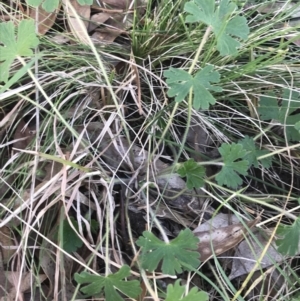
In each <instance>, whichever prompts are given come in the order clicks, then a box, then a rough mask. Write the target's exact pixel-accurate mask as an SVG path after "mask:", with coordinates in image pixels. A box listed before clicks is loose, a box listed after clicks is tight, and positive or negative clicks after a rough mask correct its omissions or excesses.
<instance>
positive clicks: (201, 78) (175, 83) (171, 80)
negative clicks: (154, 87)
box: [164, 65, 222, 110]
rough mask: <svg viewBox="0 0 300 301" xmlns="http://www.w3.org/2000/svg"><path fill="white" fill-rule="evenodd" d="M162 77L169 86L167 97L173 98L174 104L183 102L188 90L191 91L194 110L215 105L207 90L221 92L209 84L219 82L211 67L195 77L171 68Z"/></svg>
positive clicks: (218, 88) (205, 68) (217, 74)
mask: <svg viewBox="0 0 300 301" xmlns="http://www.w3.org/2000/svg"><path fill="white" fill-rule="evenodd" d="M164 76H165V77H166V78H167V79H166V83H167V84H168V86H169V91H168V96H170V97H175V101H176V102H181V101H183V100H184V99H185V98H186V97H187V95H188V94H189V91H190V89H193V95H194V98H193V107H194V108H195V109H196V110H198V109H200V108H201V109H208V108H209V105H210V104H215V102H216V100H215V98H214V97H213V96H212V94H211V93H210V92H209V91H208V90H212V91H216V92H221V91H222V88H221V87H218V86H212V85H211V84H210V83H218V82H219V81H220V74H219V73H218V72H217V71H214V70H213V66H211V65H208V66H206V67H204V68H203V69H202V70H199V71H198V72H197V73H196V74H195V76H192V75H191V74H189V73H188V72H187V71H185V70H182V69H176V68H172V67H171V68H169V69H168V70H166V71H165V72H164Z"/></svg>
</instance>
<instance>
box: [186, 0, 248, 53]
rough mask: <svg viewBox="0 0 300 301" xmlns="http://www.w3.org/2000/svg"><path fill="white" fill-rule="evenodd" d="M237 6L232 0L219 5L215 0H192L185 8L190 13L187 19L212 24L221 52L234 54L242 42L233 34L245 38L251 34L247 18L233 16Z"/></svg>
mask: <svg viewBox="0 0 300 301" xmlns="http://www.w3.org/2000/svg"><path fill="white" fill-rule="evenodd" d="M236 8H237V6H236V5H235V4H234V3H233V2H231V1H230V0H221V1H220V2H219V4H218V6H217V7H216V1H215V0H192V1H189V2H187V3H186V4H185V6H184V10H185V11H186V12H187V13H189V14H188V15H187V17H186V19H185V21H186V22H187V23H195V22H203V23H204V24H206V25H208V26H211V27H212V30H213V32H214V34H215V37H216V39H217V49H218V50H219V52H220V54H221V55H234V54H236V53H237V48H238V47H240V43H239V41H237V40H236V39H234V38H233V37H232V36H234V37H238V38H240V39H243V40H245V39H247V37H248V35H249V27H248V25H247V19H246V18H245V17H242V16H234V17H232V14H233V13H234V11H235V10H236Z"/></svg>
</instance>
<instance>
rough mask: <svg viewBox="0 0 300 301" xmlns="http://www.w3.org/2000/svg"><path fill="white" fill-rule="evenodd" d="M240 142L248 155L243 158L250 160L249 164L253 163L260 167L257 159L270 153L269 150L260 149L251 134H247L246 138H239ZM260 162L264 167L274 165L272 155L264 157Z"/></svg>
mask: <svg viewBox="0 0 300 301" xmlns="http://www.w3.org/2000/svg"><path fill="white" fill-rule="evenodd" d="M239 144H241V145H242V146H243V148H244V149H245V150H246V151H247V153H246V155H245V156H244V157H243V158H244V159H245V160H247V161H248V162H249V165H253V166H254V167H259V164H258V160H257V158H258V157H259V156H263V155H266V154H268V153H269V151H267V150H265V149H259V148H258V147H257V146H256V144H255V142H254V140H253V139H252V138H250V137H249V136H245V138H244V139H241V140H239ZM260 162H261V164H262V165H263V167H265V168H269V167H271V165H272V157H268V158H264V159H262V160H260Z"/></svg>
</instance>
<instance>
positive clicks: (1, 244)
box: [0, 227, 15, 264]
mask: <svg viewBox="0 0 300 301" xmlns="http://www.w3.org/2000/svg"><path fill="white" fill-rule="evenodd" d="M14 247H15V243H14V240H13V239H12V232H11V231H10V229H9V228H8V227H2V228H0V250H1V255H2V263H3V264H6V263H7V262H8V261H9V260H10V258H11V257H12V256H13V255H14V253H15V248H14Z"/></svg>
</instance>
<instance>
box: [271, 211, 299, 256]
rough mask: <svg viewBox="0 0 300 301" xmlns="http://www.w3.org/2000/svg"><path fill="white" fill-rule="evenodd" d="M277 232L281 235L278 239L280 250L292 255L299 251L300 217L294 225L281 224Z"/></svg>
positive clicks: (277, 243)
mask: <svg viewBox="0 0 300 301" xmlns="http://www.w3.org/2000/svg"><path fill="white" fill-rule="evenodd" d="M276 234H277V235H278V236H279V237H280V238H279V239H277V240H276V245H277V247H278V249H277V250H278V252H280V253H281V254H283V255H290V256H295V255H297V254H298V253H299V241H300V217H298V218H297V219H296V220H295V221H294V222H293V224H292V225H279V226H278V228H277V232H276Z"/></svg>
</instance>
